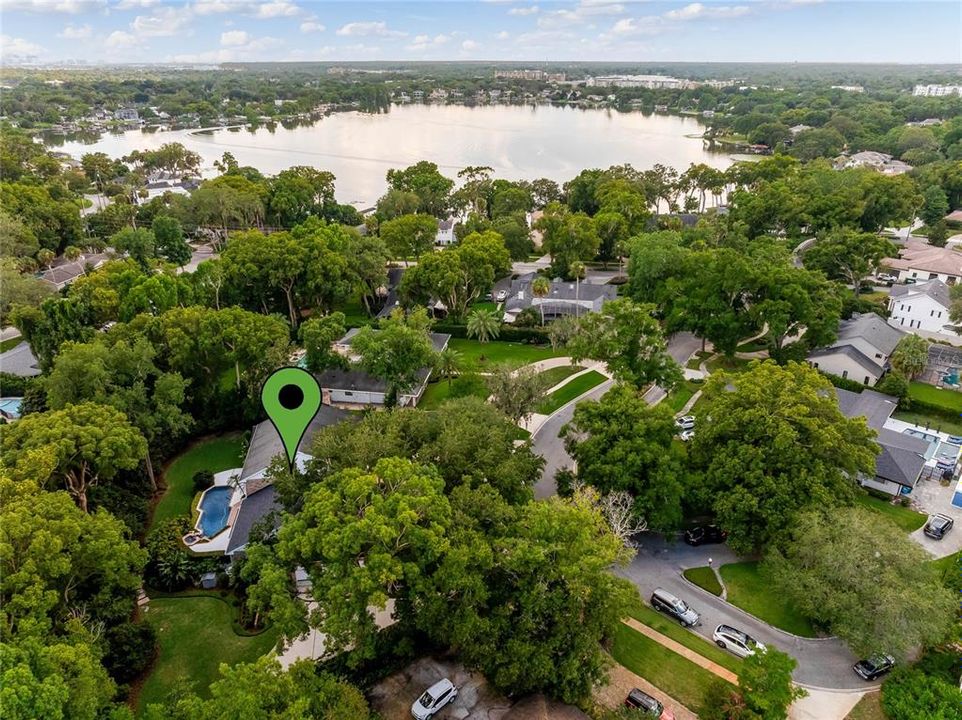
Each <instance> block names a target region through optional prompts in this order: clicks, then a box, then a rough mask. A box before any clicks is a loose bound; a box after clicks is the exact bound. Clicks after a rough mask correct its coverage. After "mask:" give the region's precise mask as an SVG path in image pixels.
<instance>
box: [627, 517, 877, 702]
mask: <svg viewBox="0 0 962 720" xmlns="http://www.w3.org/2000/svg"><path fill="white" fill-rule="evenodd" d="M709 557H710V558H712V559H713V560H714V565H715V566H716V567H718V566H720V565H724V564H726V563H730V562H736V561H737V560H738V558H737V557H736V556H735V554H734V553H733V552H732V551H731V550H729V549H728V547H726V546H724V545H714V546H705V547H700V548H693V547H690V546H688V545H686V544H684V543H683V542H680V541H679V542H669V541H666V540H665V539H664V538H662V537H661V536H658V535H654V534H650V533H646V534H645V535H643V539H642V546H641V547H640V548H639V549H638V554H637V555H636V556H635V559H634V560H633V561H632V563H631V564H630V565H629V566H627V567H625V568H619V569H618V570H617V571H616V572H618V574H620V575H622V576H624V577H626V578H628V579H629V580H630V581H631V582H632V583H633V584H634V585H635V586H636V587H637V588H638V590H639V591H640V592H641V595H642V597H643V598H645V599H646V600H647V599H648V598H649V597H650V596H651V593H652V591H653V590H654V589H655V588H657V587H660V588H664V589H665V590H667V591H669V592H670V593H672V594H673V595H677V596H678V597H680V598H682V599H683V600H685V601H686V602H687V603H688V604H690V605H691V606H692V607H693V608H695V610H697V611H698V612H699V613H700V614H701V618H702V624H701V625H700V626H698V627H697V628H695V629H694V632H697V633H698V634H699V635H702V636H704V637H706V638H709V639H711V634H712V632H713V631H714V629H715V627H716V626H717V625H719V624H722V623H724V624H726V625H732V626H733V627H736V628H739V629H740V630H744V631H745V632H747V633H748V634H749V635H751V636H752V637H754V638H755V639H756V640H759V641H761V642H763V643H765V644H766V645H769V646H771V647H776V648H778V649H779V650H782V651H784V652H787V653H788V654H789V655H791V656H793V657H794V658H795V659H796V660H797V661H798V667H797V668H796V669H795V673H794V678H795V682H797V683H799V684H801V685H807V686H810V687H816V688H827V689H832V690H863V691H864V690H867V689H871V688H872V687H875V686H877V685H878V683H867V682H865V681H863V680H862V679H861V678H859V677H858V676H857V675H856V674H855V673H854V672H853V671H852V665H853V663H855V661H856V660H857V658H855V657H854V656H853V655H852V653H851V652H850V651H849V649H848V647H846V645H845V643H843V642H842V641H841V640H839V639H838V638H825V639H806V638H799V637H796V636H794V635H790V634H788V633H786V632H782V631H781V630H778V629H776V628H773V627H772V626H771V625H768V624H767V623H764V622H762V621H761V620H759V619H757V618H756V617H754V616H752V615H749V614H748V613H746V612H743V611H742V610H739V609H738V608H736V607H735V606H734V605H731V604H729V603H727V602H725V601H724V600H722V599H721V598H718V597H715V596H714V595H712V594H711V593H709V592H706V591H704V590H702V589H701V588H699V587H696V586H694V585H692V584H690V583H689V582H688V581H687V580H685V579H684V577H682V574H681V572H682V570H684V569H685V568H689V567H700V566H704V565H707V564H708V558H709Z"/></svg>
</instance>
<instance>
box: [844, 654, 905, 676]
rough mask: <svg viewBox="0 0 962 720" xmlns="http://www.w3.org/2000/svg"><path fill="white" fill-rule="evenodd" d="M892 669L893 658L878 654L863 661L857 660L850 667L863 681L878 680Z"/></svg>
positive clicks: (893, 664)
mask: <svg viewBox="0 0 962 720" xmlns="http://www.w3.org/2000/svg"><path fill="white" fill-rule="evenodd" d="M893 667H895V658H893V657H892V656H891V655H882V654H881V653H878V654H876V655H872V656H871V657H867V658H865V659H864V660H859V661H858V662H857V663H855V664H854V665H853V666H852V669H853V670H854V671H855V673H856V674H857V675H858V676H859V677H860V678H862V679H863V680H878V679H879V678H880V677H882V676H883V675H884V674H885V673H887V672H888V671H889V670H891V669H892V668H893Z"/></svg>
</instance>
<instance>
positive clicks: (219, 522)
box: [197, 486, 234, 538]
mask: <svg viewBox="0 0 962 720" xmlns="http://www.w3.org/2000/svg"><path fill="white" fill-rule="evenodd" d="M233 494H234V489H233V488H230V487H227V486H220V487H212V488H207V490H206V491H205V492H204V495H203V497H201V499H200V506H199V507H200V519H199V520H198V521H197V529H198V530H200V531H201V532H202V533H204V535H205V536H207V537H209V538H211V537H214V535H216V534H217V533H219V532H220V531H221V530H223V529H224V528H225V527H227V516H228V515H229V514H230V497H231V495H233Z"/></svg>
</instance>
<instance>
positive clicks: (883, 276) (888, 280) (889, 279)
mask: <svg viewBox="0 0 962 720" xmlns="http://www.w3.org/2000/svg"><path fill="white" fill-rule="evenodd" d="M875 279H876V280H878V281H879V282H880V283H881V284H883V285H892V284H893V283H897V282H898V281H899V279H898V277H897V276H895V275H892V274H891V273H879V274H878V275H876V276H875Z"/></svg>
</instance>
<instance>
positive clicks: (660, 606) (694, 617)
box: [649, 588, 701, 627]
mask: <svg viewBox="0 0 962 720" xmlns="http://www.w3.org/2000/svg"><path fill="white" fill-rule="evenodd" d="M649 602H650V603H651V606H652V607H653V608H654V609H655V610H657V611H658V612H663V613H665V614H666V615H670V616H671V617H673V618H675V620H677V621H678V622H680V623H681V624H682V625H684V626H685V627H694V626H695V625H698V624H699V623H700V622H701V616H700V615H699V614H698V613H697V612H695V611H694V610H692V609H691V608H690V607H689V606H688V603H686V602H685V601H684V600H679V599H678V598H676V597H675V596H674V595H672V594H671V593H670V592H668V591H667V590H662V589H661V588H655V592H653V593H652V594H651V599H650V600H649Z"/></svg>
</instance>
